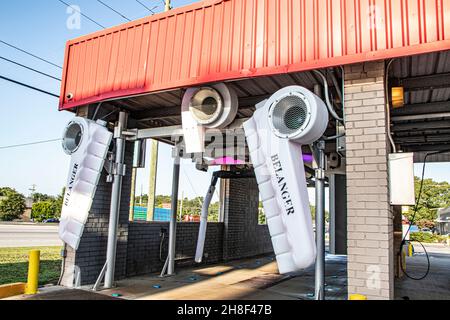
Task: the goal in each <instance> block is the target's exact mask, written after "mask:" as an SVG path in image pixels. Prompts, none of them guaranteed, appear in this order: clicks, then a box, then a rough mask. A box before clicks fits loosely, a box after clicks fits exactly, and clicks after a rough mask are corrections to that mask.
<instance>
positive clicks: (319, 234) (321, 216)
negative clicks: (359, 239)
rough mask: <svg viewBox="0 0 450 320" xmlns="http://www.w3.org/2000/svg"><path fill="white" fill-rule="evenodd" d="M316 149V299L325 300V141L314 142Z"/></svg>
mask: <svg viewBox="0 0 450 320" xmlns="http://www.w3.org/2000/svg"><path fill="white" fill-rule="evenodd" d="M315 148H316V150H317V155H318V159H317V165H318V168H317V170H316V243H317V259H316V294H315V297H316V300H325V170H326V155H325V142H324V141H318V142H317V143H316V144H315Z"/></svg>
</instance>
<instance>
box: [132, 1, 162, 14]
mask: <svg viewBox="0 0 450 320" xmlns="http://www.w3.org/2000/svg"><path fill="white" fill-rule="evenodd" d="M135 1H136V2H137V3H139V4H140V5H141V6H143V7H144V8H145V9H147V10H148V11H150V12H151V13H153V14H155V13H156V12H155V11H154V10H155V9H156V8H158V6H154V7H153V8H149V7H147V6H146V5H145V4H144V3H142V2H141V1H139V0H135Z"/></svg>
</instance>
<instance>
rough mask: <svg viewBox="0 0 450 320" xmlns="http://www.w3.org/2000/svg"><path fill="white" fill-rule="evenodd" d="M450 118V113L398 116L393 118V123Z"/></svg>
mask: <svg viewBox="0 0 450 320" xmlns="http://www.w3.org/2000/svg"><path fill="white" fill-rule="evenodd" d="M445 118H450V112H444V113H433V114H426V115H425V114H419V115H414V116H413V115H411V116H396V117H392V118H391V120H392V122H402V121H415V120H416V121H417V120H419V121H420V120H432V119H442V120H443V119H445Z"/></svg>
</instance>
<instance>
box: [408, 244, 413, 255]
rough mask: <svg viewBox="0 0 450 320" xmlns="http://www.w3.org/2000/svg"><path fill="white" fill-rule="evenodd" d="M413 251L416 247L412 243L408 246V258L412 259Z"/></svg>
mask: <svg viewBox="0 0 450 320" xmlns="http://www.w3.org/2000/svg"><path fill="white" fill-rule="evenodd" d="M413 249H414V247H413V245H412V244H411V243H410V244H409V245H408V257H412V256H413V255H414V253H413Z"/></svg>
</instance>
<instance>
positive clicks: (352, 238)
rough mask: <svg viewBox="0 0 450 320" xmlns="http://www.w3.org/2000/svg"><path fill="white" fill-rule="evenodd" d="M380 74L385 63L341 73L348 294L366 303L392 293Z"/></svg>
mask: <svg viewBox="0 0 450 320" xmlns="http://www.w3.org/2000/svg"><path fill="white" fill-rule="evenodd" d="M384 69H385V64H384V61H381V62H370V63H365V64H357V65H351V66H347V67H346V68H345V72H346V74H345V99H346V112H345V115H346V128H347V188H348V189H347V197H348V199H347V201H348V220H347V221H348V290H349V294H355V293H358V294H363V295H366V296H368V297H369V299H392V298H393V292H394V267H393V266H394V263H393V260H394V253H393V214H392V210H391V207H390V205H389V199H388V194H389V193H388V170H387V169H388V157H387V156H388V150H389V142H388V135H387V123H386V109H385V92H384V91H385V90H384Z"/></svg>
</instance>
